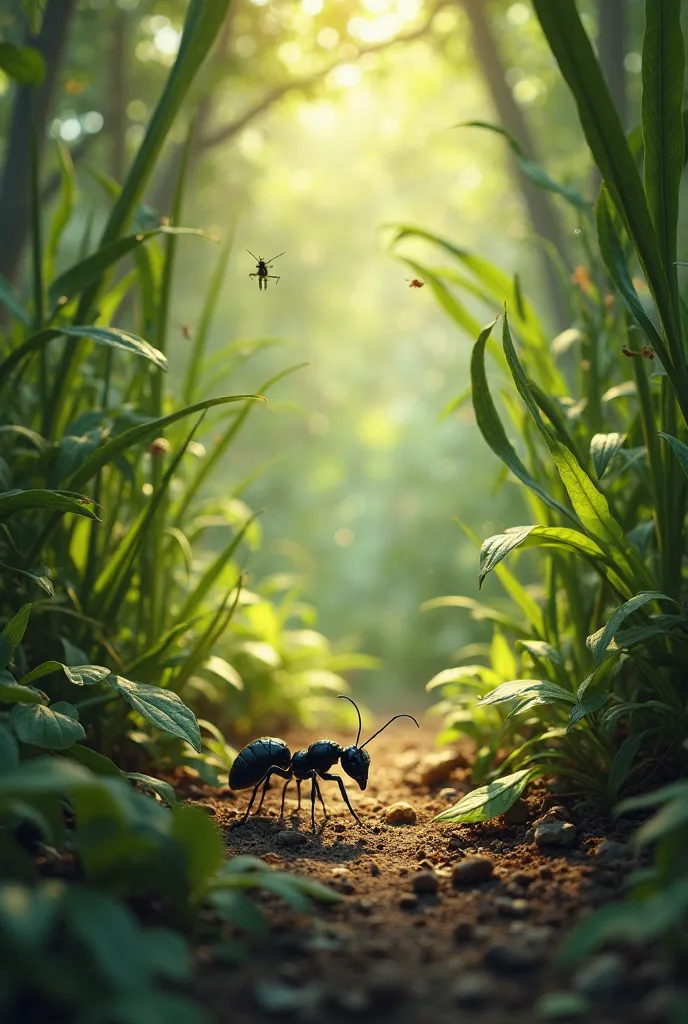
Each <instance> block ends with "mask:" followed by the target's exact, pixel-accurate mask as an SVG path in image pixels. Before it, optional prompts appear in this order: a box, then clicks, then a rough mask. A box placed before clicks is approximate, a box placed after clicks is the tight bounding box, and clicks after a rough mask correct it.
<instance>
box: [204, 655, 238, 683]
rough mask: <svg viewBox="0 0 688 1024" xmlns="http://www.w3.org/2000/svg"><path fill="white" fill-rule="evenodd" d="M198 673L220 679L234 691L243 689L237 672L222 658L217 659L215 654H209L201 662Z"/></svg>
mask: <svg viewBox="0 0 688 1024" xmlns="http://www.w3.org/2000/svg"><path fill="white" fill-rule="evenodd" d="M199 671H200V672H202V673H203V674H204V675H206V674H207V675H210V676H215V677H217V678H218V679H221V680H222V682H224V683H227V684H228V685H229V686H233V687H234V689H235V690H243V688H244V683H243V680H242V678H241V676H240V675H239V673H238V672H237V670H236V669H235V668H234V667H233V666H232V665H230V664H229V662H228V661H225V659H224V658H219V657H218V656H217V655H216V654H211V656H210V657H209V658H207V659H206V660H205V661H204V662H203V665H202V666H201V668H200V670H199Z"/></svg>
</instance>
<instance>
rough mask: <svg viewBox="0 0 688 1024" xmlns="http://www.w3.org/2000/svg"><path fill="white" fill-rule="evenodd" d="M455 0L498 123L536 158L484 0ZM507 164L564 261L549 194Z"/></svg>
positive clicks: (556, 297) (536, 223)
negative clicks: (466, 23) (465, 20)
mask: <svg viewBox="0 0 688 1024" xmlns="http://www.w3.org/2000/svg"><path fill="white" fill-rule="evenodd" d="M459 2H460V4H461V6H462V7H463V9H464V10H465V12H466V15H467V17H468V20H469V22H470V26H471V36H472V39H471V42H472V48H473V52H474V53H475V56H476V59H477V61H478V64H479V66H480V70H481V73H482V75H483V78H484V81H485V84H486V86H487V88H488V91H489V93H490V97H491V99H492V104H493V106H494V108H495V112H496V114H497V118H498V122H499V124H500V126H501V127H502V128H504V129H506V131H507V132H509V134H510V135H513V137H514V138H515V139H517V140H518V142H519V143H520V144H521V146H522V148H523V150H524V152H525V154H526V156H527V157H528V158H529V159H531V160H536V161H537V159H538V155H537V151H536V146H535V142H534V140H533V136H532V133H531V131H530V128H529V126H528V123H527V121H526V119H525V117H524V115H523V111H522V110H521V108H520V107H519V105H518V103H516V101H515V99H514V97H513V95H512V93H511V89H510V88H509V86H508V84H507V81H506V78H505V70H504V62H503V60H502V57H501V54H500V52H499V47H498V45H497V40H496V39H495V37H494V35H493V32H492V29H491V27H490V23H489V20H488V17H489V16H488V14H487V13H486V11H485V0H459ZM511 166H512V171H513V175H514V180H515V181H516V183H517V185H518V188H519V190H520V192H521V195H522V196H523V201H524V203H525V207H526V210H527V212H528V217H529V219H530V222H531V225H532V227H533V230H534V232H535V233H536V234H537V235H539V236H540V237H541V238H544V239H546V240H547V241H549V242H551V243H552V244H553V245H554V247H555V248H556V250H557V252H558V253H559V254H560V255H561V256H562V258H563V259H564V260H565V261H566V262H567V263H568V252H567V246H566V240H565V236H564V229H563V227H562V222H561V219H560V217H559V215H558V213H557V210H556V207H555V205H554V202H553V201H552V198H551V196H550V195H548V193H547V192H544V191H543V190H542V189H538V188H536V187H535V185H533V184H532V183H531V182H530V181H529V180H528V179H527V178H526V177H525V176H524V175H523V174H522V172H521V171H520V170H519V169H518V166H517V164H516V162H515V160H514V159H513V157H512V158H511ZM540 263H541V267H542V274H543V277H544V279H545V282H546V285H547V291H548V294H549V298H550V301H551V309H552V313H553V316H554V318H555V321H556V324H557V327H559V328H563V327H566V326H568V322H569V319H570V316H569V313H568V309H567V305H566V302H565V301H564V297H563V295H562V290H561V282H560V279H559V276H558V275H557V272H556V270H555V268H554V267H553V265H552V262H551V260H550V259H549V257H548V256H547V254H546V253H543V254H542V255H541V257H540Z"/></svg>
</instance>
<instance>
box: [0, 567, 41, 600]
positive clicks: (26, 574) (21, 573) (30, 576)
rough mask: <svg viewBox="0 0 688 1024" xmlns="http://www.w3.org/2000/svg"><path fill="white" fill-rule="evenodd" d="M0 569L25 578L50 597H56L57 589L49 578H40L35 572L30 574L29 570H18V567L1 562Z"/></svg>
mask: <svg viewBox="0 0 688 1024" xmlns="http://www.w3.org/2000/svg"><path fill="white" fill-rule="evenodd" d="M0 569H4V570H5V571H6V572H12V573H16V574H17V575H18V576H24V577H25V578H26V579H27V580H31V582H32V583H35V584H36V586H37V587H40V588H41V590H44V591H45V593H46V594H47V595H48V597H54V595H55V588H54V587H53V585H52V582H51V580H50V579H49V578H48V577H47V576H39V575H38V574H37V573H35V572H29V571H28V569H18V568H17V567H16V565H6V564H5V563H4V562H0Z"/></svg>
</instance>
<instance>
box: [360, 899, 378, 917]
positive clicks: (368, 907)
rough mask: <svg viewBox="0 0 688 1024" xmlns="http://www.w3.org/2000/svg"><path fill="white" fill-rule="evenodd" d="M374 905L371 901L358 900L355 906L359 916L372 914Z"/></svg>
mask: <svg viewBox="0 0 688 1024" xmlns="http://www.w3.org/2000/svg"><path fill="white" fill-rule="evenodd" d="M374 906H375V904H374V903H373V902H372V901H371V900H359V901H358V903H357V904H356V907H357V909H358V912H359V914H365V915H366V917H367V916H368V914H372V912H373V908H374Z"/></svg>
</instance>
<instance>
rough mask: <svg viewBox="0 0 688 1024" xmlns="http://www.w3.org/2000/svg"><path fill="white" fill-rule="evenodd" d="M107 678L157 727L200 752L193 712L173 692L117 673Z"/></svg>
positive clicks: (198, 734)
mask: <svg viewBox="0 0 688 1024" xmlns="http://www.w3.org/2000/svg"><path fill="white" fill-rule="evenodd" d="M107 682H108V684H109V685H110V686H111V687H112V688H113V690H116V691H117V693H119V694H121V695H122V697H124V699H125V700H126V701H127V703H128V704H130V705H131V707H132V708H133V709H134V710H135V711H138V713H139V714H140V715H143V717H144V718H145V719H146V720H147V721H148V722H150V723H151V724H152V725H154V726H155V727H156V728H157V729H161V730H162V732H167V733H170V735H172V736H179V737H180V738H181V739H183V740H186V741H187V742H188V743H190V744H191V746H192V747H193V748H194V750H196V751H197V752H198V753H200V750H201V731H200V729H199V728H198V723H197V721H196V718H195V715H194V713H193V711H190V710H189V708H187V706H186V704H184V702H183V701H182V699H181V697H178V696H177V694H176V693H172V691H171V690H165V689H163V688H162V687H160V686H150V685H149V684H148V683H134V682H131V681H130V680H129V679H124V678H122V676H116V675H110V676H108V678H107Z"/></svg>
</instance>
